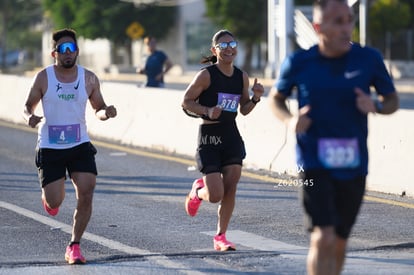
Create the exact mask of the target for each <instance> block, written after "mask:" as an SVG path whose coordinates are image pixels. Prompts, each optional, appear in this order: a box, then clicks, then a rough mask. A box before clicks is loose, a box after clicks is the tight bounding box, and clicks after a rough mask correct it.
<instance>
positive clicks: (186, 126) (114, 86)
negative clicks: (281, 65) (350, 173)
mask: <svg viewBox="0 0 414 275" xmlns="http://www.w3.org/2000/svg"><path fill="white" fill-rule="evenodd" d="M31 81H32V79H31V78H27V77H20V76H10V75H0V83H1V85H0V96H1V99H2V100H1V103H0V106H1V108H0V118H2V119H4V120H7V121H11V122H14V123H19V124H25V121H24V120H23V118H22V112H23V105H24V101H25V99H26V96H27V93H28V91H29V88H30V85H31ZM101 88H102V92H103V94H104V98H105V101H106V103H107V104H108V105H109V104H113V105H115V106H116V108H117V110H118V116H117V118H115V119H110V120H108V121H100V120H98V119H96V118H95V116H94V113H93V111H92V109H91V108H88V111H87V122H88V129H89V132H90V134H91V135H93V136H96V137H102V138H105V139H110V140H113V141H116V142H119V143H121V144H125V145H133V146H141V147H147V148H152V149H156V150H163V151H166V152H168V153H178V154H183V155H188V156H194V154H195V148H196V139H197V132H198V125H199V123H200V121H199V120H198V119H194V118H190V117H188V116H186V115H185V114H184V113H183V111H182V110H181V107H180V104H181V101H182V98H183V91H177V90H168V89H155V88H153V89H149V88H147V89H145V88H138V87H137V86H136V85H133V84H120V83H113V82H104V83H102V85H101ZM290 104H291V105H292V106H291V107H292V110H295V109H296V102H295V101H291V102H290ZM37 113H38V114H41V113H42V110H41V106H39V107H38V109H37ZM369 120H370V126H369V128H370V129H369V131H370V135H369V149H370V166H369V171H370V174H369V176H368V189H369V190H375V191H379V192H385V193H392V194H401V193H402V192H405V193H406V194H407V196H411V197H414V184H412V183H411V181H410V175H409V169H412V168H411V166H412V165H411V164H412V163H413V161H412V159H411V158H412V155H413V153H414V145H413V142H412V141H413V140H414V128H413V127H411V125H412V121H413V111H412V110H400V111H398V112H397V113H395V114H393V115H391V116H381V115H370V118H369ZM237 121H238V125H239V129H240V132H241V134H242V136H243V139H244V141H245V144H246V150H247V158H246V160H245V167H247V168H253V169H264V170H269V169H271V170H272V171H273V172H278V173H285V172H288V173H294V172H295V171H296V168H297V167H296V165H295V139H294V135H293V133H287V132H286V128H285V126H284V125H283V124H282V123H281V122H279V121H278V120H277V119H276V118H275V117H274V116H273V115H272V113H271V111H270V109H269V106H268V101H267V98H263V99H262V101H261V102H260V103H259V104H258V105H257V106H256V109H255V110H254V111H253V112H252V113H251V114H250V115H248V116H242V115H241V114H239V116H238V118H237Z"/></svg>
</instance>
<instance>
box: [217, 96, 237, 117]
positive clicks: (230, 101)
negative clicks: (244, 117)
mask: <svg viewBox="0 0 414 275" xmlns="http://www.w3.org/2000/svg"><path fill="white" fill-rule="evenodd" d="M240 96H241V95H235V94H226V93H218V102H217V105H218V106H220V107H221V108H222V109H223V110H224V111H228V112H237V107H238V106H239V102H240Z"/></svg>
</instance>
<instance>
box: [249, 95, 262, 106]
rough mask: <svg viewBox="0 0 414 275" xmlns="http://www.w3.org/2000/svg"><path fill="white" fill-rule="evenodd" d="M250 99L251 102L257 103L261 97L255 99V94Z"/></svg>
mask: <svg viewBox="0 0 414 275" xmlns="http://www.w3.org/2000/svg"><path fill="white" fill-rule="evenodd" d="M250 100H251V102H253V104H254V105H256V104H257V102H260V97H259V99H257V100H255V99H254V96H252V98H251V99H250Z"/></svg>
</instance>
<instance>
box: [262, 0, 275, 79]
mask: <svg viewBox="0 0 414 275" xmlns="http://www.w3.org/2000/svg"><path fill="white" fill-rule="evenodd" d="M276 2H277V0H267V16H268V19H267V54H268V57H267V66H266V71H265V76H266V77H267V78H275V77H276V56H277V51H278V50H277V48H278V47H277V44H276Z"/></svg>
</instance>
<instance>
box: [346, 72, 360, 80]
mask: <svg viewBox="0 0 414 275" xmlns="http://www.w3.org/2000/svg"><path fill="white" fill-rule="evenodd" d="M360 74H361V71H360V70H356V71H350V72H345V73H344V76H345V78H346V79H351V78H354V77H356V76H358V75H360Z"/></svg>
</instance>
